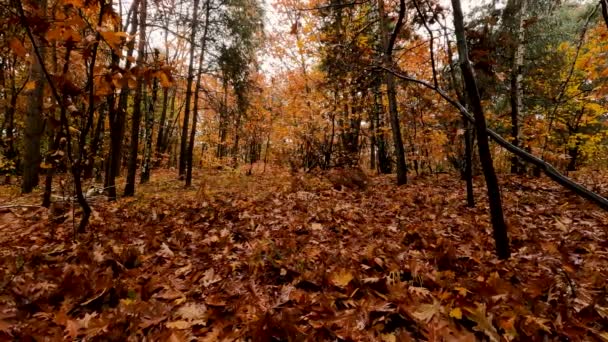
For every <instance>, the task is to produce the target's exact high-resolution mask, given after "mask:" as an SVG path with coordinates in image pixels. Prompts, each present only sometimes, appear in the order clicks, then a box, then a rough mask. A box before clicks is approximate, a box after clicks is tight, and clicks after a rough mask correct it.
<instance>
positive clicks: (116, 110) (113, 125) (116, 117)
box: [105, 0, 139, 200]
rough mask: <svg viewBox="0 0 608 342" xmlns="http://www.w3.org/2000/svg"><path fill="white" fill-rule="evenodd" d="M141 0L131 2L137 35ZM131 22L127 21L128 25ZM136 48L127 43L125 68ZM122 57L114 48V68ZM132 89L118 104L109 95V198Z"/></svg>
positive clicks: (122, 93)
mask: <svg viewBox="0 0 608 342" xmlns="http://www.w3.org/2000/svg"><path fill="white" fill-rule="evenodd" d="M138 7H139V0H134V1H133V3H132V4H131V11H130V12H131V15H132V16H131V18H132V23H131V30H130V31H129V34H130V35H131V36H135V34H136V33H137V29H138V27H139V18H138V15H139V11H138ZM128 24H129V23H127V25H128ZM134 50H135V40H134V39H132V40H131V41H129V43H128V44H127V62H126V65H125V70H129V69H130V68H131V58H132V57H133V51H134ZM119 63H120V58H119V56H118V55H117V54H116V52H115V51H113V50H112V66H113V69H115V70H116V69H118V68H119ZM129 93H130V89H129V86H128V83H126V84H125V85H124V87H123V88H122V89H121V91H120V96H119V98H118V104H116V103H115V102H116V96H115V93H112V94H110V96H108V115H109V119H110V153H109V154H108V159H109V165H108V173H107V174H106V178H107V180H106V182H105V183H106V187H107V190H108V198H109V199H110V200H115V199H116V197H117V196H116V193H117V191H116V177H118V176H119V174H120V165H121V159H122V147H123V139H124V133H125V132H124V131H125V121H126V116H127V102H128V99H129Z"/></svg>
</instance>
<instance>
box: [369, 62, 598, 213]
mask: <svg viewBox="0 0 608 342" xmlns="http://www.w3.org/2000/svg"><path fill="white" fill-rule="evenodd" d="M377 68H380V69H383V70H385V71H387V72H390V73H391V74H393V75H395V77H397V78H400V79H402V80H405V81H409V82H413V83H416V84H420V85H422V86H424V87H426V88H428V89H431V90H434V91H435V92H436V93H437V94H439V96H441V97H442V98H443V99H444V100H446V101H447V102H448V103H450V104H451V105H452V106H454V107H456V108H457V109H458V110H459V111H460V114H462V116H463V117H464V118H465V119H467V120H468V121H469V122H471V123H475V119H474V118H473V115H471V113H469V111H468V110H467V109H466V108H465V107H464V106H463V105H461V104H460V103H459V102H458V101H455V100H454V99H452V98H451V97H450V96H449V95H448V94H447V93H446V92H445V91H444V90H443V89H441V88H439V87H435V86H434V85H432V84H430V83H428V82H426V81H423V80H419V79H417V78H413V77H410V76H407V75H403V74H401V73H398V72H396V71H394V70H392V69H389V68H386V67H383V66H378V67H377ZM486 132H487V133H488V136H489V137H490V138H491V139H492V140H494V141H495V142H496V143H497V144H498V145H500V146H502V147H503V148H505V149H506V150H507V151H509V152H511V153H513V154H515V155H517V156H518V157H520V158H521V159H523V160H525V161H527V162H528V163H530V164H533V165H535V166H537V167H538V168H539V169H541V170H542V171H543V172H544V173H545V175H547V176H548V177H549V178H551V179H553V180H554V181H555V182H556V183H558V184H560V185H562V186H563V187H565V188H567V189H569V190H572V191H574V192H575V193H576V194H577V195H579V196H581V197H583V198H586V199H587V200H590V201H592V202H594V203H595V204H597V205H599V206H600V207H601V208H602V209H604V210H608V199H606V198H605V197H602V196H601V195H599V194H597V193H595V192H593V191H591V190H589V189H587V188H585V187H584V186H582V185H581V184H579V183H577V182H575V181H574V180H572V179H570V178H568V177H566V176H564V175H563V174H561V173H560V172H559V171H557V169H556V168H555V167H553V165H551V164H549V163H547V162H546V161H544V160H542V159H540V158H538V157H537V156H535V155H533V154H531V153H528V152H527V151H525V150H523V149H521V148H519V147H517V146H515V145H513V144H511V143H510V142H508V141H507V140H506V139H505V138H503V137H502V136H500V135H499V134H498V133H496V132H494V131H493V130H491V129H489V128H488V129H486Z"/></svg>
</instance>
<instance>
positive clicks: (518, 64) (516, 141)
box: [510, 0, 527, 174]
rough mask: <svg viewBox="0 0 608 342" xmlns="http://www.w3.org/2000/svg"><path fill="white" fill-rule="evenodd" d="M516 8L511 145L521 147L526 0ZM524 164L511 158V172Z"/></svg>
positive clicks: (512, 69) (521, 1)
mask: <svg viewBox="0 0 608 342" xmlns="http://www.w3.org/2000/svg"><path fill="white" fill-rule="evenodd" d="M518 7H519V8H518V9H517V12H518V14H517V20H516V22H515V25H513V28H514V30H513V33H514V39H515V46H514V48H515V49H514V51H513V64H512V68H511V92H510V95H511V96H510V97H511V99H510V100H511V137H512V138H513V145H515V146H517V147H521V143H522V137H521V127H520V126H521V124H522V118H523V109H524V108H523V107H524V106H523V87H522V82H523V67H524V54H525V45H524V35H525V27H524V15H525V13H526V8H527V0H519V1H518ZM524 172H525V170H524V165H523V164H522V162H521V160H520V159H519V158H518V157H517V156H515V155H514V156H513V157H512V158H511V173H517V174H522V173H524Z"/></svg>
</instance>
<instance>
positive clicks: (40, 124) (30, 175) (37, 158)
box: [19, 0, 47, 194]
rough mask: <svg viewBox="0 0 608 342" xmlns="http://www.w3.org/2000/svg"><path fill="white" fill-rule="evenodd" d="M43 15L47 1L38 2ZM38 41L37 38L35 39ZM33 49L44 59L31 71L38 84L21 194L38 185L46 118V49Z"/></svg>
mask: <svg viewBox="0 0 608 342" xmlns="http://www.w3.org/2000/svg"><path fill="white" fill-rule="evenodd" d="M38 5H39V6H40V8H42V11H43V13H44V14H43V15H46V7H47V2H46V0H41V1H38ZM19 6H22V5H19ZM33 39H36V38H33ZM33 45H35V46H34V47H33V49H38V52H37V53H38V54H39V55H40V56H41V57H42V58H34V60H33V63H32V66H31V69H30V77H29V78H30V80H32V81H34V82H36V85H35V87H34V89H32V90H31V91H30V93H29V95H28V104H27V109H26V112H25V129H24V139H23V152H24V153H23V177H22V180H21V192H22V193H24V194H27V193H30V192H32V190H33V189H34V187H36V186H37V185H38V172H39V170H40V162H41V161H42V157H41V155H40V145H41V144H40V141H41V139H42V135H43V133H44V118H43V115H42V104H43V100H44V84H45V76H44V72H43V68H44V66H43V65H42V63H44V58H45V55H46V49H45V48H44V45H43V44H40V42H39V41H38V40H36V43H35V44H33Z"/></svg>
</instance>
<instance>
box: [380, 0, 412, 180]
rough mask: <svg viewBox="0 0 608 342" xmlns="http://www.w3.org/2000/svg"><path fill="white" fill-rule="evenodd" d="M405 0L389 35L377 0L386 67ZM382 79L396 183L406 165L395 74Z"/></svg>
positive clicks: (402, 17) (401, 3)
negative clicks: (391, 139)
mask: <svg viewBox="0 0 608 342" xmlns="http://www.w3.org/2000/svg"><path fill="white" fill-rule="evenodd" d="M405 11H406V9H405V0H400V9H399V18H398V20H397V24H396V26H395V30H394V31H393V34H392V36H391V37H389V34H388V21H387V19H388V18H387V17H386V15H385V11H384V0H378V14H379V16H380V28H381V29H380V31H381V35H382V45H383V47H384V56H383V59H384V64H385V66H386V67H387V68H390V67H392V66H393V57H392V52H393V47H394V44H395V39H396V37H397V34H398V32H399V31H400V29H401V26H402V25H403V21H404V17H405ZM384 81H385V82H386V88H387V96H388V109H389V114H390V123H391V129H392V131H393V144H394V145H395V157H396V164H397V185H402V184H406V183H407V166H406V162H405V148H404V146H403V138H402V137H401V125H400V124H399V111H398V108H397V90H396V86H395V76H394V75H393V74H391V73H385V75H384Z"/></svg>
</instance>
